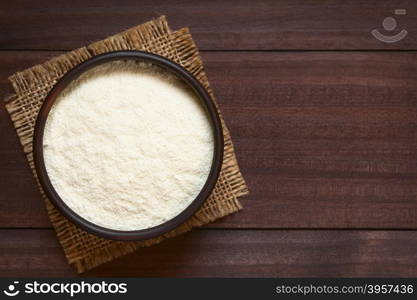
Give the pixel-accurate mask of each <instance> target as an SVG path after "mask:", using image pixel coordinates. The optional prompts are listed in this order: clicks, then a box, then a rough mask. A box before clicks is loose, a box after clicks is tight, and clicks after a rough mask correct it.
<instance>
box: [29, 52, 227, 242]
mask: <svg viewBox="0 0 417 300" xmlns="http://www.w3.org/2000/svg"><path fill="white" fill-rule="evenodd" d="M115 60H139V61H145V62H150V63H152V64H154V65H157V66H159V67H162V68H164V69H166V70H167V71H168V72H172V73H174V74H175V75H177V76H178V77H179V78H180V79H182V80H183V81H184V82H185V83H186V84H187V85H188V86H189V87H190V88H191V89H192V90H193V91H194V92H195V94H196V95H197V97H198V98H199V100H200V101H201V103H202V104H203V106H204V107H205V108H206V110H207V113H208V116H209V118H210V120H211V122H212V128H213V137H214V152H213V161H212V165H211V169H210V172H209V175H208V178H207V180H206V182H205V184H204V186H203V188H202V189H201V191H200V193H199V194H198V195H197V197H196V198H195V199H194V200H193V201H192V202H191V204H190V205H189V206H188V207H187V208H186V209H185V210H183V211H182V212H181V213H180V214H178V215H177V216H176V217H174V218H172V219H170V220H168V221H166V222H164V223H162V224H160V225H158V226H155V227H150V228H146V229H140V230H132V231H124V230H114V229H109V228H105V227H102V226H99V225H97V224H94V223H92V222H90V221H88V220H86V219H85V218H83V217H81V216H80V215H78V214H77V213H75V212H74V211H73V210H72V209H71V208H70V207H69V206H68V205H67V204H66V203H65V202H64V201H63V200H62V199H61V198H60V196H59V194H58V193H57V191H56V190H55V188H54V186H53V185H52V183H51V180H50V178H49V176H48V173H47V170H46V166H45V161H44V156H43V135H44V129H45V124H46V120H47V118H48V114H49V112H50V110H51V108H52V106H53V104H54V103H55V101H56V100H57V99H58V96H59V95H60V93H61V92H62V91H63V90H64V89H65V88H66V87H67V86H68V85H69V84H70V83H71V82H72V81H73V80H75V79H77V78H78V77H79V76H81V75H82V74H83V73H84V72H86V71H87V70H89V69H91V68H93V67H96V66H98V65H100V64H104V63H108V62H110V61H115ZM223 147H224V140H223V130H222V126H221V122H220V116H219V113H218V111H217V109H216V105H215V104H214V101H213V99H212V98H211V97H210V95H209V94H208V92H207V91H206V89H205V88H204V87H203V86H202V85H201V83H200V82H199V81H198V80H197V79H196V78H195V77H194V76H193V75H192V74H191V73H189V72H188V71H187V70H186V69H184V68H183V67H181V66H180V65H178V64H176V63H175V62H173V61H171V60H169V59H166V58H164V57H162V56H159V55H156V54H152V53H147V52H142V51H115V52H108V53H104V54H101V55H98V56H95V57H93V58H91V59H89V60H87V61H84V62H83V63H81V64H79V65H77V66H75V67H74V68H73V69H71V70H70V71H68V72H67V73H66V74H65V75H64V76H63V77H62V78H61V79H60V80H59V81H58V82H57V83H56V84H55V85H54V87H53V88H52V89H51V91H50V92H49V93H48V95H47V96H46V98H45V101H44V102H43V104H42V106H41V108H40V111H39V114H38V117H37V119H36V124H35V129H34V138H33V155H34V163H35V170H36V173H37V175H38V178H39V182H40V184H41V186H42V189H43V190H44V192H45V193H46V195H47V197H48V198H49V200H50V201H51V202H52V204H53V205H54V206H55V207H56V208H57V209H58V210H59V211H60V212H61V213H62V214H63V215H64V216H65V217H66V218H67V219H68V220H69V221H71V222H72V223H74V224H75V225H76V226H78V227H79V228H81V229H83V230H85V231H87V232H89V233H91V234H94V235H96V236H99V237H102V238H106V239H111V240H120V241H133V240H145V239H151V238H154V237H157V236H161V235H163V234H165V233H168V232H169V231H171V230H173V229H175V228H176V227H178V226H180V225H181V224H183V223H184V222H186V221H187V220H188V219H189V218H191V217H192V216H193V215H194V214H195V213H196V211H197V210H198V209H199V208H200V207H201V206H202V204H203V203H204V202H205V201H206V200H207V198H208V197H209V196H210V194H211V192H212V190H213V189H214V186H215V184H216V182H217V179H218V177H219V174H220V170H221V166H222V162H223Z"/></svg>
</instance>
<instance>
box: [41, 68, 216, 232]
mask: <svg viewBox="0 0 417 300" xmlns="http://www.w3.org/2000/svg"><path fill="white" fill-rule="evenodd" d="M43 145H44V158H45V165H46V169H47V172H48V176H49V178H50V180H51V182H52V184H53V186H54V188H55V190H56V191H57V193H58V194H59V195H60V197H61V198H62V200H63V201H64V202H65V203H66V204H67V205H68V206H69V207H70V208H71V209H72V210H74V211H75V212H76V213H77V214H78V215H80V216H81V217H83V218H85V219H87V220H89V221H91V222H93V223H95V224H97V225H100V226H103V227H106V228H110V229H116V230H128V231H130V230H139V229H145V228H150V227H153V226H157V225H159V224H161V223H164V222H165V221H167V220H170V219H172V218H173V217H175V216H177V215H178V214H179V213H181V212H182V211H183V210H184V209H185V208H186V207H187V206H188V205H189V204H190V203H191V202H192V201H193V200H194V199H195V198H196V196H197V195H198V194H199V192H200V191H201V189H202V187H203V186H204V184H205V182H206V180H207V177H208V174H209V172H210V168H211V165H212V160H213V151H214V141H213V129H212V123H211V121H210V119H209V117H208V115H207V113H206V111H205V109H204V107H203V106H202V104H201V102H200V100H199V99H198V97H197V96H196V95H195V94H194V92H193V91H192V90H191V89H190V88H189V87H188V86H186V84H185V83H184V82H182V81H181V80H180V79H179V78H177V77H176V76H175V75H173V74H170V73H168V72H167V71H165V70H162V69H161V68H159V67H157V66H154V65H151V64H149V63H144V62H133V61H115V62H111V63H106V64H104V65H101V66H99V67H96V68H94V69H92V70H90V71H88V72H86V73H85V74H84V75H82V76H81V77H80V78H79V79H77V80H76V81H74V82H73V83H71V85H69V86H68V87H67V88H66V89H65V90H64V92H63V93H62V94H61V95H60V97H59V99H58V100H57V102H56V103H55V104H54V106H53V107H52V109H51V112H50V113H49V116H48V119H47V122H46V126H45V131H44V138H43Z"/></svg>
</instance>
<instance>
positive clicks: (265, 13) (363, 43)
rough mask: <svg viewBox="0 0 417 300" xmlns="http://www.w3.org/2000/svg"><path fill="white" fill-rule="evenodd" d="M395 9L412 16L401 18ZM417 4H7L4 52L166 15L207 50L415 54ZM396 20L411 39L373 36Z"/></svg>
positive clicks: (0, 35) (269, 0)
mask: <svg viewBox="0 0 417 300" xmlns="http://www.w3.org/2000/svg"><path fill="white" fill-rule="evenodd" d="M396 8H404V9H407V10H408V14H407V15H406V16H395V15H394V10H395V9H396ZM416 9H417V3H416V1H413V0H400V1H395V3H393V2H392V1H389V0H372V1H368V0H361V1H332V0H325V1H321V2H320V5H318V3H317V2H316V1H314V0H307V1H306V0H303V1H302V0H296V1H294V0H281V1H274V0H263V1H249V0H236V1H220V0H213V1H208V2H207V1H160V0H144V1H135V0H129V1H123V3H120V1H117V0H107V1H88V2H87V1H82V0H74V1H56V0H55V1H52V0H50V1H42V3H39V2H35V1H30V0H25V1H21V0H15V1H2V2H1V3H0V49H73V48H77V47H80V46H83V45H86V44H87V43H90V42H92V41H95V40H98V39H102V38H104V37H106V36H109V35H111V34H114V33H117V32H119V31H121V30H123V29H126V28H129V27H132V26H134V25H137V24H140V23H143V22H145V21H147V20H149V19H151V18H154V17H157V16H159V15H162V14H166V15H167V16H168V18H169V21H170V23H171V25H172V27H173V28H179V27H184V26H189V27H190V28H191V29H192V32H193V35H194V37H195V40H196V42H197V44H198V45H199V46H200V47H201V48H202V49H222V50H225V49H228V50H230V49H257V50H260V49H416V48H417V38H416V36H417V35H416V33H417V15H416V14H415V11H416ZM389 16H392V17H396V19H397V21H398V22H399V24H398V30H397V31H395V32H394V33H397V32H399V31H400V30H402V29H406V30H408V31H409V35H408V36H407V37H406V38H405V39H404V40H402V41H401V42H399V43H394V44H385V43H381V42H379V41H377V40H376V39H375V38H373V36H372V35H371V33H370V32H371V30H372V29H375V28H378V29H380V30H381V32H383V33H385V34H387V35H393V34H392V33H389V32H386V31H383V29H382V21H383V20H384V18H385V17H389Z"/></svg>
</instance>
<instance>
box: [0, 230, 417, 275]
mask: <svg viewBox="0 0 417 300" xmlns="http://www.w3.org/2000/svg"><path fill="white" fill-rule="evenodd" d="M416 247H417V232H411V231H285V230H284V231H280V230H267V231H263V230H256V231H253V230H196V231H194V232H191V233H188V234H186V235H183V236H181V237H178V238H175V239H172V240H170V241H165V242H163V243H162V244H160V245H157V246H153V247H151V248H144V249H141V250H139V251H137V252H135V253H133V254H131V255H127V256H125V257H122V258H120V259H117V260H115V261H113V262H111V263H107V264H105V265H103V266H101V267H98V268H96V269H94V270H92V271H89V272H87V273H85V274H84V275H83V276H91V277H101V276H111V277H125V276H138V277H250V276H256V277H282V276H286V277H292V276H307V277H316V276H320V277H350V276H353V277H368V276H369V277H372V276H378V277H386V276H390V277H397V276H398V277H402V276H414V277H415V276H416V274H417V267H416V263H415V262H416V259H417V253H416V251H415V249H416ZM0 275H1V276H5V277H6V276H7V277H20V276H25V277H30V276H36V277H42V276H52V277H53V276H65V277H66V276H74V275H75V273H73V271H72V270H71V269H70V267H69V266H68V265H67V264H66V262H65V259H64V255H63V252H62V249H61V248H60V246H59V245H58V243H57V241H56V238H55V236H54V233H53V231H52V230H1V231H0Z"/></svg>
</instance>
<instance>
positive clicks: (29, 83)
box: [6, 16, 248, 273]
mask: <svg viewBox="0 0 417 300" xmlns="http://www.w3.org/2000/svg"><path fill="white" fill-rule="evenodd" d="M116 50H142V51H147V52H151V53H156V54H159V55H162V56H165V57H167V58H169V59H171V60H173V61H175V62H177V63H179V64H180V65H182V66H183V67H185V68H186V69H188V70H189V71H190V72H191V73H192V74H193V75H194V76H195V77H196V78H197V79H198V80H199V81H200V82H201V83H202V84H203V86H204V87H205V88H206V89H207V90H208V92H209V93H210V94H211V95H212V96H213V94H212V91H211V89H210V86H209V82H208V79H207V77H206V75H205V73H204V70H203V64H202V61H201V58H200V56H199V53H198V49H197V47H196V45H195V44H194V42H193V40H192V37H191V35H190V33H189V31H188V29H187V28H184V29H180V30H178V31H174V32H173V31H171V29H170V28H169V26H168V24H167V21H166V19H165V17H164V16H162V17H160V18H158V19H156V20H153V21H150V22H147V23H144V24H142V25H139V26H136V27H134V28H131V29H129V30H126V31H124V32H121V33H119V34H116V35H114V36H111V37H109V38H107V39H105V40H102V41H99V42H96V43H93V44H91V45H89V46H87V47H82V48H80V49H77V50H74V51H71V52H69V53H66V54H63V55H60V56H58V57H55V58H53V59H51V60H49V61H47V62H45V63H43V64H40V65H37V66H34V67H32V68H29V69H27V70H25V71H23V72H19V73H16V74H14V75H12V76H11V77H10V78H9V80H10V82H11V84H12V86H13V88H14V90H15V93H16V94H15V95H12V96H11V97H9V98H8V99H6V109H7V111H8V112H9V114H10V117H11V119H12V121H13V124H14V127H15V129H16V132H17V134H18V136H19V139H20V142H21V144H22V146H23V151H24V152H25V154H26V157H27V160H28V162H29V165H30V168H31V169H32V171H33V174H34V177H35V179H36V181H37V185H38V187H39V189H40V191H41V194H42V196H43V198H44V200H45V203H46V208H47V212H48V215H49V218H50V219H51V222H52V225H53V227H54V229H55V231H56V234H57V237H58V240H59V242H60V243H61V245H62V247H63V249H64V252H65V256H66V258H67V260H68V263H69V264H71V265H72V266H74V267H75V269H76V271H77V272H78V273H81V272H84V271H86V270H89V269H91V268H94V267H96V266H99V265H101V264H103V263H105V262H108V261H111V260H113V259H115V258H117V257H119V256H122V255H125V254H128V253H131V252H132V251H135V250H137V249H138V248H140V247H144V246H151V245H154V244H157V243H159V242H161V241H162V240H164V239H166V238H171V237H175V236H177V235H179V234H181V233H184V232H187V231H190V230H191V229H192V228H193V227H198V226H202V225H204V224H207V223H210V222H212V221H214V220H216V219H218V218H221V217H223V216H226V215H229V214H231V213H234V212H237V211H238V210H240V209H241V208H242V207H241V205H240V203H239V201H238V199H237V198H238V197H240V196H243V195H246V194H247V193H248V188H247V186H246V183H245V181H244V179H243V177H242V174H241V173H240V171H239V166H238V163H237V160H236V157H235V153H234V149H233V144H232V140H231V137H230V134H229V130H228V129H227V127H226V124H225V123H224V120H223V118H222V117H221V121H222V125H223V132H224V141H225V148H224V160H223V165H222V170H221V174H220V177H219V180H218V182H217V184H216V186H215V189H214V191H213V193H212V194H211V196H210V197H209V199H208V200H207V201H206V202H205V203H204V205H203V206H202V208H201V209H200V210H199V211H198V212H197V213H196V214H195V215H194V216H193V217H192V218H191V219H190V220H188V221H187V222H186V223H184V224H183V225H181V226H180V227H178V228H176V229H174V230H173V231H171V232H169V233H167V234H165V235H163V236H160V237H157V238H154V239H150V240H146V241H139V242H117V241H111V240H105V239H102V238H99V237H97V236H94V235H91V234H89V233H87V232H85V231H83V230H81V229H79V228H78V227H76V226H74V225H73V224H72V223H71V222H69V221H68V220H67V219H66V218H65V217H63V216H62V215H61V214H60V213H59V212H58V211H57V210H56V209H55V207H54V206H53V205H52V204H51V202H50V201H49V200H48V199H47V197H46V195H45V193H44V192H43V190H42V188H41V187H40V185H39V182H38V178H37V175H36V172H35V169H34V162H33V153H32V138H33V130H34V125H35V120H36V117H37V113H38V111H39V109H40V106H41V105H42V102H43V100H44V98H45V96H46V95H47V93H48V92H49V90H50V89H51V88H52V87H53V85H54V84H55V83H56V82H57V80H58V79H59V78H61V77H62V76H63V75H64V74H65V73H66V72H67V71H68V70H70V69H71V68H73V67H74V66H76V65H77V64H79V63H80V62H83V61H85V60H87V59H89V58H91V57H93V56H94V55H98V54H100V53H105V52H109V51H116ZM213 99H214V98H213ZM216 105H217V104H216Z"/></svg>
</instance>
